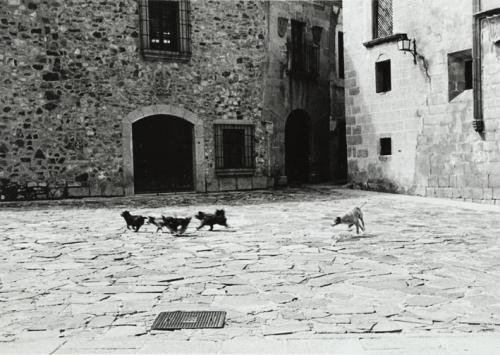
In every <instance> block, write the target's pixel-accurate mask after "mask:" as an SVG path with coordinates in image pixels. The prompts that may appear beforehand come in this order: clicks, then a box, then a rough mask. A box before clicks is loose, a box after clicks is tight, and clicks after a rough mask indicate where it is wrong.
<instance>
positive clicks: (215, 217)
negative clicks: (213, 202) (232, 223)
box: [194, 210, 229, 230]
mask: <svg viewBox="0 0 500 355" xmlns="http://www.w3.org/2000/svg"><path fill="white" fill-rule="evenodd" d="M194 217H195V218H196V219H199V220H200V221H201V224H200V226H199V227H198V228H196V229H200V228H202V227H204V226H210V230H213V229H214V224H219V225H221V226H224V227H226V228H227V227H229V226H228V225H227V220H226V214H225V212H224V210H216V211H215V214H211V213H204V212H201V211H199V212H198V214H197V215H196V216H194Z"/></svg>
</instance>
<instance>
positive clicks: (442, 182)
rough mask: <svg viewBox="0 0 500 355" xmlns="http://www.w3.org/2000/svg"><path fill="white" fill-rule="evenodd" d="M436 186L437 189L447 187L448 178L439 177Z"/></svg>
mask: <svg viewBox="0 0 500 355" xmlns="http://www.w3.org/2000/svg"><path fill="white" fill-rule="evenodd" d="M438 186H439V187H449V186H450V177H449V176H440V177H439V178H438Z"/></svg>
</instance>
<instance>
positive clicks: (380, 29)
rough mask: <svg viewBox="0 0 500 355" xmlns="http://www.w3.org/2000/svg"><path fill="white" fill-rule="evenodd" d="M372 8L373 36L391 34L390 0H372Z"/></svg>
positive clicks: (391, 15) (379, 36) (378, 36)
mask: <svg viewBox="0 0 500 355" xmlns="http://www.w3.org/2000/svg"><path fill="white" fill-rule="evenodd" d="M372 8H373V13H372V17H373V19H372V22H373V38H382V37H387V36H390V35H392V31H393V14H392V0H372Z"/></svg>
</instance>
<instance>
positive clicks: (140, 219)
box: [120, 211, 147, 232]
mask: <svg viewBox="0 0 500 355" xmlns="http://www.w3.org/2000/svg"><path fill="white" fill-rule="evenodd" d="M120 216H122V217H123V218H124V219H125V222H127V229H130V227H132V229H133V230H134V232H138V231H139V229H140V228H141V227H142V225H143V224H144V222H145V221H146V220H147V218H146V217H144V216H140V215H132V214H130V212H129V211H123V212H122V213H121V214H120Z"/></svg>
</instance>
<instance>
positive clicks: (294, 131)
mask: <svg viewBox="0 0 500 355" xmlns="http://www.w3.org/2000/svg"><path fill="white" fill-rule="evenodd" d="M309 155H310V120H309V117H308V116H307V113H306V112H305V111H302V110H295V111H293V112H292V113H291V114H290V116H288V119H287V121H286V125H285V172H286V176H287V178H288V182H289V183H292V184H293V183H303V182H307V181H308V178H309Z"/></svg>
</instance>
